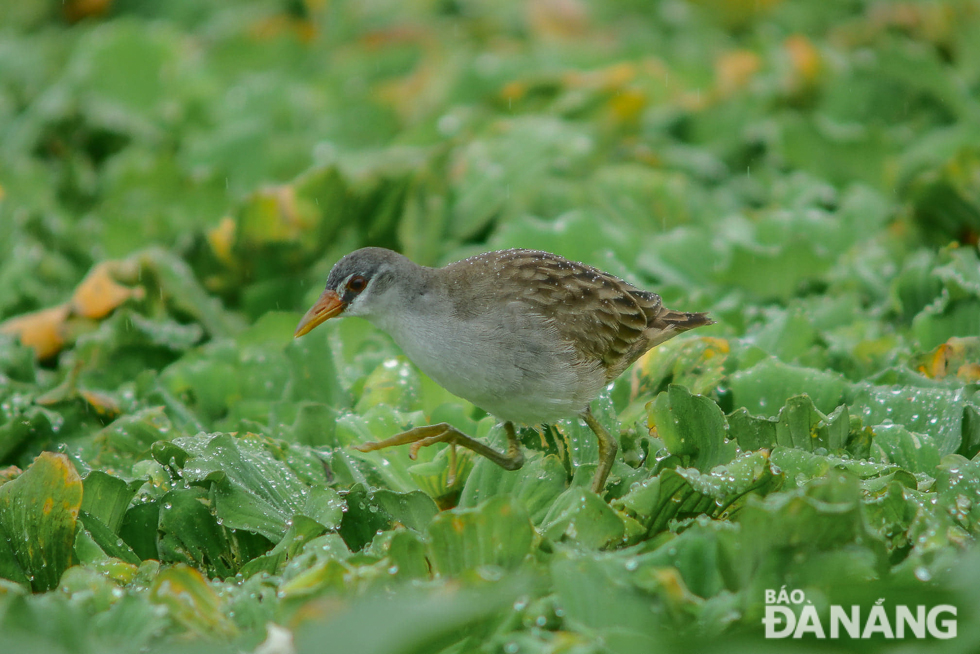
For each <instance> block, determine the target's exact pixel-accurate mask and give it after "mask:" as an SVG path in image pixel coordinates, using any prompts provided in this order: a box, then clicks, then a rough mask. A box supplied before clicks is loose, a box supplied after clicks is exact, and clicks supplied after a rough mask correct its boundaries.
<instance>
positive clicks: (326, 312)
mask: <svg viewBox="0 0 980 654" xmlns="http://www.w3.org/2000/svg"><path fill="white" fill-rule="evenodd" d="M346 306H347V305H346V304H344V302H343V300H341V299H340V296H339V295H337V291H334V290H332V289H329V288H328V289H327V290H325V291H324V292H323V295H321V296H320V299H319V300H317V301H316V303H315V304H314V305H313V306H312V307H310V310H309V311H307V312H306V315H305V316H303V319H302V320H300V321H299V324H298V325H296V333H295V334H293V338H299V337H300V336H302V335H303V334H307V333H309V332H311V331H312V330H313V328H314V327H316V326H317V325H319V324H320V323H322V322H325V321H327V320H330V319H331V318H333V317H334V316H336V315H337V314H338V313H340V312H341V311H343V310H344V307H346Z"/></svg>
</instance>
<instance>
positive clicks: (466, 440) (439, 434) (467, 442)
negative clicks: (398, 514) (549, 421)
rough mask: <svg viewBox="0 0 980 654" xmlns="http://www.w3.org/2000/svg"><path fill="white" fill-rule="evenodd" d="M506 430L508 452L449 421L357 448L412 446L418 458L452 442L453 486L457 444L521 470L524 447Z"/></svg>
mask: <svg viewBox="0 0 980 654" xmlns="http://www.w3.org/2000/svg"><path fill="white" fill-rule="evenodd" d="M504 431H506V432H507V452H498V451H497V450H495V449H493V448H492V447H490V446H489V445H487V444H486V443H484V442H482V441H478V440H476V439H475V438H471V437H470V436H467V435H466V434H464V433H463V432H461V431H459V430H458V429H456V428H455V427H453V426H452V425H450V424H448V423H445V422H442V423H439V424H438V425H425V426H423V427H416V428H414V429H409V430H408V431H404V432H402V433H400V434H395V435H394V436H392V437H391V438H386V439H384V440H383V441H371V442H369V443H362V444H360V445H355V446H354V449H356V450H360V451H361V452H373V451H375V450H382V449H384V448H386V447H393V446H395V445H407V444H408V443H411V444H412V447H411V448H410V449H409V450H408V456H409V458H411V459H414V458H415V457H416V456H418V452H419V450H420V449H421V448H423V447H427V446H429V445H435V444H436V443H448V444H449V446H450V447H451V448H454V449H453V451H452V452H450V470H449V477H450V481H449V483H450V484H452V480H454V479H455V477H456V470H455V468H456V465H455V459H456V456H455V454H456V451H455V446H457V445H459V446H461V447H465V448H467V449H470V450H473V451H474V452H476V453H477V454H479V455H481V456H485V457H486V458H488V459H490V460H491V461H493V462H494V463H496V464H497V465H498V466H500V467H501V468H503V469H504V470H517V469H518V468H520V467H521V466H522V465H524V452H523V451H521V445H520V443H518V442H517V432H516V431H515V430H514V425H513V423H510V422H505V423H504ZM613 454H615V450H613Z"/></svg>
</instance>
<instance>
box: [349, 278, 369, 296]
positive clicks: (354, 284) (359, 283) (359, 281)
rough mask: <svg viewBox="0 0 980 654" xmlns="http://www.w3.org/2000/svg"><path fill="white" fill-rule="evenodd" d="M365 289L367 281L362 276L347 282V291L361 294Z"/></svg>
mask: <svg viewBox="0 0 980 654" xmlns="http://www.w3.org/2000/svg"><path fill="white" fill-rule="evenodd" d="M365 288H367V279H365V278H364V277H362V276H361V275H354V276H353V277H351V278H350V279H348V280H347V290H348V291H352V292H354V293H360V292H361V291H363V290H364V289H365Z"/></svg>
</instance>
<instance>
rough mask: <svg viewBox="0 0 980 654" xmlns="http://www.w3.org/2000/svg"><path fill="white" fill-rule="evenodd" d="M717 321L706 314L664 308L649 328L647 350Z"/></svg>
mask: <svg viewBox="0 0 980 654" xmlns="http://www.w3.org/2000/svg"><path fill="white" fill-rule="evenodd" d="M713 324H715V321H714V320H712V319H711V318H709V317H708V314H707V313H704V312H687V311H671V310H670V309H667V308H663V309H661V311H660V313H659V314H658V315H657V318H656V319H655V320H654V321H653V323H651V324H650V326H649V327H648V328H647V331H648V333H649V334H650V341H649V343H648V345H647V349H650V348H652V347H656V346H657V345H660V344H661V343H663V342H664V341H667V340H670V339H672V338H673V337H675V336H677V335H678V334H681V333H683V332H686V331H688V330H691V329H695V328H697V327H704V326H705V325H713Z"/></svg>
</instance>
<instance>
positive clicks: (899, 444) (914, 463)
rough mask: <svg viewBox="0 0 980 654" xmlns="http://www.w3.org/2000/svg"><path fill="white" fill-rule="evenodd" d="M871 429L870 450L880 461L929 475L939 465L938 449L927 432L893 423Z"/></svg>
mask: <svg viewBox="0 0 980 654" xmlns="http://www.w3.org/2000/svg"><path fill="white" fill-rule="evenodd" d="M873 429H874V441H873V443H872V445H871V451H872V454H873V455H876V458H878V459H879V460H881V461H882V462H885V463H894V464H896V465H898V466H899V467H901V468H903V469H904V470H908V471H910V472H924V473H926V474H930V475H931V474H933V471H934V470H935V469H936V466H938V465H939V459H940V458H941V456H940V454H939V449H938V448H937V447H936V444H935V442H934V441H933V439H932V436H930V435H929V434H917V433H915V432H911V431H909V430H908V429H906V428H905V427H904V426H902V425H895V424H892V425H877V426H875V427H874V428H873Z"/></svg>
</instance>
